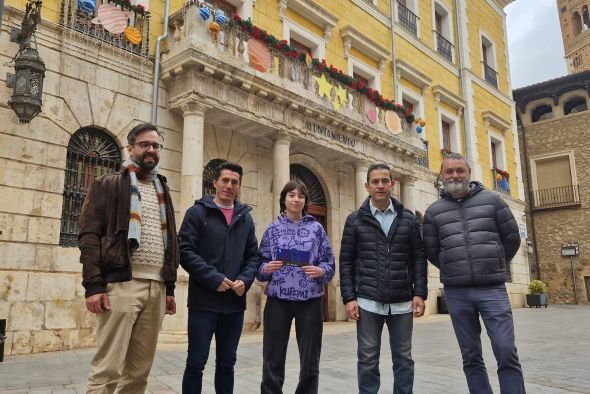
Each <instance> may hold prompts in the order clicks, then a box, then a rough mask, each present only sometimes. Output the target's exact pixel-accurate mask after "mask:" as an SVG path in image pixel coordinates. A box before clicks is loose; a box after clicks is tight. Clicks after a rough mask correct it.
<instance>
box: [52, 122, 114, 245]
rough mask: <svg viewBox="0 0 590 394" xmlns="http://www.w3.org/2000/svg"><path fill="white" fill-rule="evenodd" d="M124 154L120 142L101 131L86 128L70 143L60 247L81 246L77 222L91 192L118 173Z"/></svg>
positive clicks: (72, 138)
mask: <svg viewBox="0 0 590 394" xmlns="http://www.w3.org/2000/svg"><path fill="white" fill-rule="evenodd" d="M120 168H121V150H120V149H119V146H118V144H117V142H116V141H115V140H114V139H113V138H112V137H110V136H109V135H108V134H107V133H106V132H104V131H103V130H100V129H96V128H92V127H85V128H82V129H80V130H78V131H76V132H75V133H74V135H72V137H71V138H70V142H69V143H68V150H67V156H66V171H65V181H64V192H63V205H62V211H61V229H60V234H59V244H60V245H61V246H67V247H74V246H78V220H79V219H80V214H81V213H82V204H83V203H84V197H86V193H87V192H88V188H89V187H90V184H91V183H92V181H94V179H96V178H97V177H99V176H102V175H106V174H110V173H112V172H116V171H119V169H120Z"/></svg>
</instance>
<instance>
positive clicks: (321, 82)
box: [314, 74, 333, 100]
mask: <svg viewBox="0 0 590 394" xmlns="http://www.w3.org/2000/svg"><path fill="white" fill-rule="evenodd" d="M314 78H315V82H316V83H317V85H318V95H319V96H320V97H323V96H326V97H327V98H328V100H330V99H331V92H332V88H333V86H332V85H331V84H330V82H328V80H327V79H326V74H322V76H321V77H320V78H318V77H314Z"/></svg>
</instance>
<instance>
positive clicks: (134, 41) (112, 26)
mask: <svg viewBox="0 0 590 394" xmlns="http://www.w3.org/2000/svg"><path fill="white" fill-rule="evenodd" d="M82 4H87V3H86V2H80V1H77V0H61V6H60V15H59V23H60V24H61V25H62V26H64V27H65V28H66V29H69V31H71V32H76V33H78V34H80V35H81V36H83V37H85V38H86V37H87V38H90V39H92V40H95V42H96V43H97V44H100V43H105V44H107V45H112V46H113V47H116V48H119V49H121V50H122V51H124V52H126V53H131V54H134V55H138V56H141V57H143V58H148V57H149V48H150V13H149V12H147V11H145V10H144V9H143V6H141V5H132V4H131V2H130V1H128V0H104V2H103V3H102V4H98V5H96V7H93V6H92V7H90V8H84V7H83V5H82Z"/></svg>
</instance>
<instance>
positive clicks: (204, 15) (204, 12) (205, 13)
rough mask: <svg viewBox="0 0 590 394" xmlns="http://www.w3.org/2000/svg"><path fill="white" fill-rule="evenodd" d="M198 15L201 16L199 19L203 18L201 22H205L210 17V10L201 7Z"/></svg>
mask: <svg viewBox="0 0 590 394" xmlns="http://www.w3.org/2000/svg"><path fill="white" fill-rule="evenodd" d="M199 15H201V18H203V20H204V21H206V20H207V19H209V17H210V16H211V10H210V9H209V7H207V6H203V7H201V8H199Z"/></svg>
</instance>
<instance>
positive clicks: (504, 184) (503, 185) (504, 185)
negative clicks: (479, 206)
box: [500, 178, 509, 190]
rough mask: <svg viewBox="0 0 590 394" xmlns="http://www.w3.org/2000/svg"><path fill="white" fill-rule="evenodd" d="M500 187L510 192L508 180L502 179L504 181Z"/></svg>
mask: <svg viewBox="0 0 590 394" xmlns="http://www.w3.org/2000/svg"><path fill="white" fill-rule="evenodd" d="M500 187H501V188H502V189H506V190H508V188H509V186H508V182H507V181H506V178H502V180H501V181H500Z"/></svg>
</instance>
